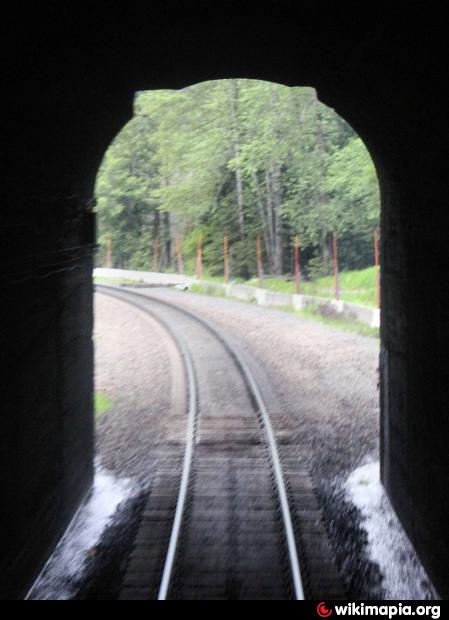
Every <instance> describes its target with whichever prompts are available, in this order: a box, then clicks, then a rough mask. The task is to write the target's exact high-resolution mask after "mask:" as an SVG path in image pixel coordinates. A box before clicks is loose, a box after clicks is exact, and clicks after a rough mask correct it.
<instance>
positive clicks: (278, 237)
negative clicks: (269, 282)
mask: <svg viewBox="0 0 449 620" xmlns="http://www.w3.org/2000/svg"><path fill="white" fill-rule="evenodd" d="M272 169H273V172H272V186H273V220H274V221H273V224H274V256H273V273H274V274H275V275H282V218H281V208H282V183H281V177H282V172H281V166H280V165H279V164H273V168H272Z"/></svg>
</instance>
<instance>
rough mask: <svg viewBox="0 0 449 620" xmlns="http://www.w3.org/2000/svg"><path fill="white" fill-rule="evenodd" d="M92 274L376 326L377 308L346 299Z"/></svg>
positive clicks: (183, 279)
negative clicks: (198, 290)
mask: <svg viewBox="0 0 449 620" xmlns="http://www.w3.org/2000/svg"><path fill="white" fill-rule="evenodd" d="M94 276H97V277H100V278H109V279H114V280H127V281H131V282H136V283H144V284H147V285H148V286H178V287H186V288H188V287H189V286H191V285H192V284H196V285H199V286H201V288H202V289H203V290H204V291H205V292H206V293H209V294H212V295H216V294H222V295H223V297H230V298H233V299H237V300H239V301H246V302H249V303H255V304H257V305H259V306H270V307H274V308H293V309H294V310H297V311H298V312H300V311H301V310H304V309H306V308H308V307H309V308H314V309H316V310H317V311H318V312H320V313H321V314H323V315H324V316H326V315H327V316H332V315H337V316H338V315H341V316H343V317H346V318H348V319H353V320H355V321H361V322H362V323H366V324H367V325H369V326H370V327H380V310H379V309H377V308H369V307H368V306H361V305H359V304H352V303H349V302H347V301H341V300H336V299H330V298H327V297H314V296H312V295H289V294H288V293H275V292H274V291H270V290H268V289H265V288H256V287H254V286H247V285H246V284H219V283H216V282H207V281H202V282H201V281H200V280H197V279H196V278H192V277H189V276H184V275H180V274H177V273H153V272H150V271H128V270H126V269H104V268H97V269H94Z"/></svg>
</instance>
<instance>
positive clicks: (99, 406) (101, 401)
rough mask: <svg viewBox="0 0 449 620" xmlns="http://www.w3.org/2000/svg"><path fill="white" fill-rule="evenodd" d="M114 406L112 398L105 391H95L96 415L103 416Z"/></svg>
mask: <svg viewBox="0 0 449 620" xmlns="http://www.w3.org/2000/svg"><path fill="white" fill-rule="evenodd" d="M111 407H112V401H111V399H110V398H109V397H108V396H106V394H105V393H104V392H95V399H94V411H95V416H97V417H98V416H101V415H103V414H104V413H106V412H107V411H109V409H110V408H111Z"/></svg>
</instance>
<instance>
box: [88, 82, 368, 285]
mask: <svg viewBox="0 0 449 620" xmlns="http://www.w3.org/2000/svg"><path fill="white" fill-rule="evenodd" d="M96 196H97V210H98V222H99V245H100V251H99V255H98V259H97V260H98V264H99V265H104V264H105V261H106V255H107V251H108V250H107V247H108V238H109V237H110V236H111V237H112V266H114V267H119V268H129V269H142V270H151V269H152V268H153V267H156V268H157V269H158V270H176V269H177V268H178V267H179V263H178V261H177V257H176V255H177V251H176V249H177V247H180V246H179V244H180V243H182V258H183V264H184V267H185V269H186V272H191V273H192V272H193V271H194V264H195V256H196V248H197V241H198V237H199V236H200V235H201V237H202V240H203V241H202V243H203V261H204V269H205V270H206V272H207V273H209V274H211V275H220V274H222V273H223V237H224V235H227V236H228V237H229V251H230V270H231V276H232V277H240V278H245V279H246V278H250V277H252V276H254V275H255V274H256V273H257V260H256V243H255V239H256V236H257V235H261V238H262V240H263V259H264V270H265V273H267V274H272V275H282V274H287V273H290V272H291V271H292V267H293V265H292V263H293V251H292V247H293V245H292V239H293V237H294V236H295V235H299V238H300V245H301V267H302V270H303V273H304V274H305V275H306V276H310V277H316V276H320V275H327V274H328V273H330V271H331V254H332V232H333V231H336V233H337V235H338V240H339V258H340V267H341V269H344V270H349V269H360V268H364V267H367V266H369V265H372V264H373V246H372V238H373V237H372V235H373V230H374V229H375V228H377V226H378V219H379V191H378V183H377V177H376V172H375V169H374V166H373V163H372V161H371V158H370V156H369V153H368V151H367V149H366V147H365V146H364V144H363V142H362V141H361V139H360V138H359V137H358V136H357V135H356V134H355V133H354V131H353V130H352V129H351V127H350V126H349V125H348V124H347V123H345V122H344V121H343V120H342V119H341V118H340V117H339V116H338V115H337V114H336V113H335V112H334V111H333V110H332V109H330V108H328V107H326V106H325V105H323V104H322V103H320V102H319V100H318V98H317V95H316V92H315V90H314V89H312V88H288V87H285V86H281V85H278V84H272V83H268V82H262V81H256V80H243V79H229V80H220V81H214V82H206V83H201V84H197V85H195V86H191V87H188V88H184V89H182V90H179V91H148V92H140V93H138V94H137V95H136V98H135V105H134V117H133V119H132V120H131V121H130V122H129V123H128V124H127V125H126V126H125V127H124V128H123V130H122V131H121V132H120V133H119V134H118V136H117V137H116V139H115V140H114V142H113V143H112V144H111V146H110V148H109V149H108V151H107V152H106V154H105V157H104V160H103V163H102V165H101V168H100V171H99V174H98V178H97V187H96ZM177 238H178V240H181V241H178V242H175V240H176V239H177ZM155 257H156V258H155ZM155 261H156V263H155Z"/></svg>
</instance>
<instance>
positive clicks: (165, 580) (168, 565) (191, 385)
mask: <svg viewBox="0 0 449 620" xmlns="http://www.w3.org/2000/svg"><path fill="white" fill-rule="evenodd" d="M99 288H100V290H101V292H103V293H104V294H106V295H110V296H111V297H114V299H121V300H122V301H124V302H125V303H128V304H130V305H132V306H135V307H136V308H139V309H140V310H141V311H143V312H145V313H147V314H149V315H150V316H151V317H153V318H154V319H155V320H157V321H158V322H159V323H160V324H161V325H162V326H163V327H164V328H165V329H166V330H167V332H168V333H169V334H170V336H171V338H172V340H173V341H174V343H175V345H176V347H177V348H178V350H179V351H180V353H181V357H182V359H183V361H184V368H185V372H186V378H187V385H188V394H189V398H188V407H187V411H188V413H187V431H186V447H185V453H184V462H183V467H182V475H181V482H180V485H179V493H178V499H177V502H176V510H175V516H174V519H173V525H172V530H171V534H170V542H169V545H168V550H167V555H166V558H165V563H164V570H163V572H162V579H161V584H160V586H159V592H158V600H159V601H165V600H167V596H168V591H169V588H170V583H171V578H172V574H173V567H174V564H175V558H176V550H177V548H178V542H179V538H180V534H181V527H182V520H183V516H184V511H185V506H186V501H187V493H188V489H189V481H190V472H191V469H192V461H193V451H194V444H195V426H196V418H197V413H198V412H197V393H198V387H197V381H196V376H195V371H194V368H193V362H192V357H191V355H190V352H189V350H188V348H187V347H186V346H185V344H184V342H183V340H182V339H181V338H180V337H179V336H178V335H177V334H176V333H175V332H174V330H173V329H172V328H171V326H170V325H169V324H168V322H167V321H165V320H164V319H162V318H161V317H160V316H159V315H158V314H157V313H155V312H152V311H151V310H149V309H148V308H147V307H145V306H144V305H142V304H138V303H136V302H132V301H130V300H127V299H124V297H123V295H121V294H120V293H123V292H125V296H126V295H127V294H128V295H129V294H130V292H129V291H122V290H120V289H119V290H117V289H116V288H114V287H109V286H103V285H101V286H100V287H99ZM103 289H109V290H107V291H105V290H103ZM111 289H112V290H111ZM112 291H114V292H112ZM114 293H115V294H114ZM117 293H118V294H117ZM131 294H134V295H137V293H134V292H131ZM139 297H142V298H145V297H146V298H147V299H149V298H148V297H147V296H146V295H139Z"/></svg>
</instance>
